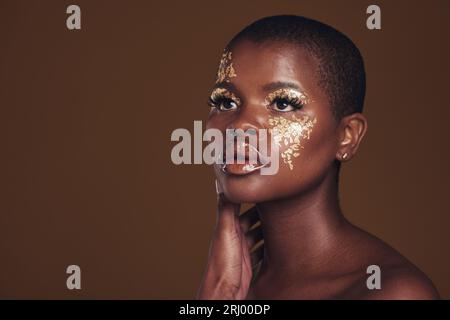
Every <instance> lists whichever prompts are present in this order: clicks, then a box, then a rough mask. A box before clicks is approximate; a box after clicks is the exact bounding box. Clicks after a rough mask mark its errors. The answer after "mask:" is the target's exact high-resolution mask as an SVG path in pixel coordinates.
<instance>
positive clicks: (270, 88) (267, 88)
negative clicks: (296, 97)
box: [262, 81, 304, 91]
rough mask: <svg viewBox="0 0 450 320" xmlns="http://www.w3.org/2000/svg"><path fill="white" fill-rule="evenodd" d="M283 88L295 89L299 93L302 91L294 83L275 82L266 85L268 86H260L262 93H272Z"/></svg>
mask: <svg viewBox="0 0 450 320" xmlns="http://www.w3.org/2000/svg"><path fill="white" fill-rule="evenodd" d="M283 88H291V89H296V90H299V91H304V90H303V89H302V88H301V87H300V86H299V85H298V84H297V83H295V82H284V81H276V82H271V83H268V84H265V85H263V86H262V89H263V90H264V91H273V90H277V89H283Z"/></svg>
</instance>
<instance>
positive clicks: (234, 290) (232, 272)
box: [197, 181, 263, 300]
mask: <svg viewBox="0 0 450 320" xmlns="http://www.w3.org/2000/svg"><path fill="white" fill-rule="evenodd" d="M216 189H217V202H218V204H217V207H218V209H217V222H216V227H215V230H214V234H213V236H212V240H211V244H210V249H209V257H208V263H207V266H206V270H205V273H204V276H203V281H202V284H201V286H200V289H199V291H198V294H197V299H215V300H216V299H217V300H219V299H230V300H241V299H245V298H246V297H247V294H248V290H249V288H250V282H251V280H252V277H253V266H254V265H255V264H256V263H258V262H259V260H260V259H261V258H262V252H263V250H262V247H259V248H258V249H257V250H255V251H251V249H252V248H253V247H254V245H255V244H257V243H258V242H259V241H260V240H261V239H262V230H261V227H260V226H258V227H256V228H251V227H252V226H254V225H255V223H256V222H258V212H257V210H256V207H253V208H251V209H250V210H248V211H247V212H245V213H243V214H241V215H239V210H240V204H234V203H231V202H230V201H228V200H227V199H226V197H225V195H224V193H223V192H222V190H221V188H220V186H219V184H218V183H217V181H216Z"/></svg>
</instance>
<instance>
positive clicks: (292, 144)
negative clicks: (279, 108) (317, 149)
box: [269, 114, 317, 170]
mask: <svg viewBox="0 0 450 320" xmlns="http://www.w3.org/2000/svg"><path fill="white" fill-rule="evenodd" d="M316 122H317V119H316V118H314V119H313V120H312V119H311V118H310V117H309V116H307V115H303V116H301V117H300V118H297V117H296V116H295V114H294V115H292V117H291V119H286V118H285V117H281V116H277V117H274V116H269V125H270V126H271V133H272V134H273V135H274V136H273V137H274V140H275V143H276V144H277V145H278V147H279V148H281V147H282V146H284V147H287V149H286V150H285V151H283V152H282V153H281V158H282V159H283V162H284V163H286V164H287V165H288V166H289V169H291V170H292V169H293V168H294V165H293V163H292V160H293V158H297V157H298V156H299V155H300V149H303V148H304V147H303V145H302V140H303V139H308V140H309V137H310V134H311V131H312V128H313V127H314V125H315V123H316ZM273 129H276V131H275V132H274V131H273Z"/></svg>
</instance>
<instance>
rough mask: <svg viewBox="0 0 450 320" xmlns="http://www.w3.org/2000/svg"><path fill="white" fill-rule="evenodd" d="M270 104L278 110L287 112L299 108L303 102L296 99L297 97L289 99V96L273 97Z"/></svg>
mask: <svg viewBox="0 0 450 320" xmlns="http://www.w3.org/2000/svg"><path fill="white" fill-rule="evenodd" d="M270 106H271V107H272V108H273V109H274V110H276V111H280V112H289V111H294V110H297V109H300V108H301V107H303V104H302V103H300V102H299V101H298V99H289V98H281V97H278V98H275V99H274V100H273V101H272V103H271V104H270Z"/></svg>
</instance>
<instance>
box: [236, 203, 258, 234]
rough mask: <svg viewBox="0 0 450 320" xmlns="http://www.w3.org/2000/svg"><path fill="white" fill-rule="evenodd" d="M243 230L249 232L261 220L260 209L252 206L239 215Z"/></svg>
mask: <svg viewBox="0 0 450 320" xmlns="http://www.w3.org/2000/svg"><path fill="white" fill-rule="evenodd" d="M239 220H240V224H241V227H242V230H243V231H244V232H247V231H248V230H249V229H250V228H251V227H252V226H253V225H254V224H255V223H257V222H258V221H259V214H258V209H257V208H256V207H252V208H250V209H249V210H247V211H246V212H244V213H242V214H241V215H240V216H239Z"/></svg>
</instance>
